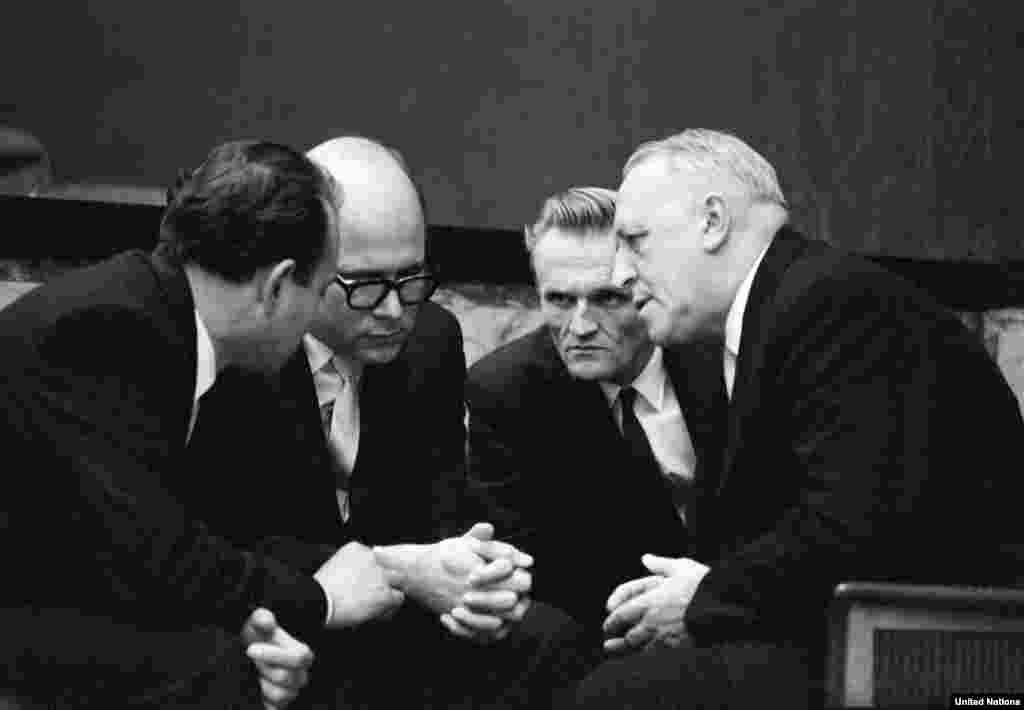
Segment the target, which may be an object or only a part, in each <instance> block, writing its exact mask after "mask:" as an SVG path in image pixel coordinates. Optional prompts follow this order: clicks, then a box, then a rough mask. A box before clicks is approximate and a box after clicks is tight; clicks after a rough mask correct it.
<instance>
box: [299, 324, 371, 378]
mask: <svg viewBox="0 0 1024 710" xmlns="http://www.w3.org/2000/svg"><path fill="white" fill-rule="evenodd" d="M302 345H303V347H304V348H305V350H306V359H307V360H308V361H309V369H310V370H311V371H312V372H313V373H314V374H315V373H317V372H319V371H320V370H321V369H323V367H324V365H326V364H327V363H328V361H330V360H333V361H334V368H335V369H336V370H337V371H338V373H339V374H341V375H343V376H346V377H348V378H350V379H353V380H357V379H359V376H360V375H361V374H362V371H363V368H362V366H361V364H360V363H358V362H356V361H355V360H351V359H349V358H345V357H342V356H341V355H337V354H335V352H334V351H333V350H331V349H330V348H329V347H328V346H327V345H326V344H325V343H323V342H322V341H320V340H318V339H317V338H315V337H314V336H313V335H311V334H309V333H306V334H305V335H304V336H302Z"/></svg>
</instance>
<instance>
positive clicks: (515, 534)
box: [466, 371, 537, 552]
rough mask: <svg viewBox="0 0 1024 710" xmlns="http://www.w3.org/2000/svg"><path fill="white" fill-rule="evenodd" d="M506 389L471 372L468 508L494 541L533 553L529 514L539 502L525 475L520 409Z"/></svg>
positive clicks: (533, 528) (534, 526) (532, 526)
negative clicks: (509, 399) (492, 531)
mask: <svg viewBox="0 0 1024 710" xmlns="http://www.w3.org/2000/svg"><path fill="white" fill-rule="evenodd" d="M490 374H491V375H493V373H490ZM502 389H503V387H502V386H497V387H496V386H495V385H494V382H493V381H491V378H490V377H489V376H487V375H483V374H480V373H476V372H473V371H471V372H470V375H469V380H468V382H467V385H466V404H467V407H468V409H469V471H468V486H467V509H468V510H470V511H472V516H473V517H475V518H476V519H479V520H484V521H487V522H490V523H492V524H493V525H494V527H495V535H496V537H499V538H501V539H502V540H506V541H507V542H509V543H511V544H513V545H516V546H519V547H521V549H523V550H524V551H525V552H531V551H533V547H534V545H533V542H534V537H535V534H536V531H537V521H536V517H535V516H533V515H528V512H529V511H534V510H536V507H537V501H536V500H535V499H534V496H533V495H532V494H531V491H530V490H529V485H528V479H527V478H526V477H525V476H523V475H522V472H523V471H524V466H526V464H525V462H524V461H523V460H522V456H521V454H522V451H523V449H522V446H520V445H519V443H518V442H517V440H516V438H517V435H516V432H518V431H520V427H519V426H518V424H517V422H516V420H515V417H516V416H517V415H518V413H519V408H518V407H517V406H515V405H514V404H512V403H509V402H506V401H504V398H503V397H502V395H501V390H502Z"/></svg>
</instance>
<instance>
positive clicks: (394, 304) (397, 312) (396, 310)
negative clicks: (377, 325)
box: [373, 289, 404, 320]
mask: <svg viewBox="0 0 1024 710" xmlns="http://www.w3.org/2000/svg"><path fill="white" fill-rule="evenodd" d="M403 308H404V307H403V306H402V302H401V301H400V300H399V298H398V291H395V290H394V289H391V290H390V291H388V295H387V296H385V297H384V300H383V301H381V302H380V303H378V304H377V307H376V308H374V309H373V315H375V316H377V317H378V318H390V319H391V320H397V319H399V318H401V317H402V311H403Z"/></svg>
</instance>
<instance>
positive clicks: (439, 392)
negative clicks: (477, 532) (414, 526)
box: [430, 316, 466, 538]
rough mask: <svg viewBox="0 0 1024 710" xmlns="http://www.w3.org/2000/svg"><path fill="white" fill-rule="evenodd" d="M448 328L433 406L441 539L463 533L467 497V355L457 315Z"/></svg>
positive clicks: (435, 484)
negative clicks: (463, 512)
mask: <svg viewBox="0 0 1024 710" xmlns="http://www.w3.org/2000/svg"><path fill="white" fill-rule="evenodd" d="M449 317H450V323H449V326H448V327H447V328H446V329H445V332H446V336H445V337H444V346H443V349H442V353H443V355H442V356H441V359H440V368H441V373H440V376H439V377H438V378H437V382H438V383H439V384H440V386H439V387H438V388H437V389H436V396H435V397H434V400H435V401H434V402H432V403H431V405H430V406H431V407H432V408H433V410H434V415H435V416H436V420H435V421H436V426H437V439H436V442H435V444H434V446H433V455H434V460H435V461H436V466H435V468H436V476H435V478H434V480H433V490H432V499H433V509H432V511H431V517H432V520H433V521H434V523H435V527H436V530H435V533H436V535H437V536H438V537H439V538H445V537H451V536H454V535H461V534H462V533H463V532H465V530H464V529H463V524H464V521H463V520H462V519H461V518H460V515H461V511H463V509H464V501H465V498H466V407H465V402H464V400H463V388H464V386H465V383H466V354H465V351H464V349H463V341H462V329H461V328H460V327H459V323H458V321H457V320H456V319H455V318H454V316H449Z"/></svg>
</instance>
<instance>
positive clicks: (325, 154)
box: [308, 137, 424, 238]
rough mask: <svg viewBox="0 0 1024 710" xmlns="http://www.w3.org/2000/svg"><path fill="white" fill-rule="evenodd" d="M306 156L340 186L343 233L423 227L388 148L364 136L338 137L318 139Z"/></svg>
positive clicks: (412, 195) (415, 200)
mask: <svg viewBox="0 0 1024 710" xmlns="http://www.w3.org/2000/svg"><path fill="white" fill-rule="evenodd" d="M308 155H309V157H310V158H311V159H313V160H314V161H316V162H317V163H319V164H320V165H321V166H323V167H324V169H326V170H327V171H328V172H329V173H330V174H331V176H332V177H334V179H335V180H336V181H337V182H338V183H339V184H340V185H341V188H342V191H343V194H344V201H343V205H342V207H341V221H342V228H343V233H346V232H347V233H349V234H351V232H352V231H355V232H357V233H359V234H365V236H367V237H370V238H372V237H373V236H374V234H377V233H380V234H381V235H387V234H394V233H396V232H399V231H404V230H413V231H420V232H422V231H423V229H424V225H423V222H424V218H423V211H422V209H421V207H420V202H419V198H418V196H417V194H416V188H415V186H414V185H413V183H412V180H411V179H410V177H409V175H408V174H407V173H406V171H405V168H404V167H403V166H402V165H401V163H400V162H399V159H398V158H397V157H396V156H395V154H394V153H393V152H392V151H391V150H389V149H388V148H386V147H384V146H382V145H380V144H379V143H376V142H374V141H372V140H369V139H366V138H358V137H343V138H334V139H331V140H329V141H325V142H323V143H321V144H320V145H318V146H316V147H315V148H313V149H312V150H310V151H309V153H308ZM345 226H348V227H349V229H348V230H346V229H344V227H345Z"/></svg>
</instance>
